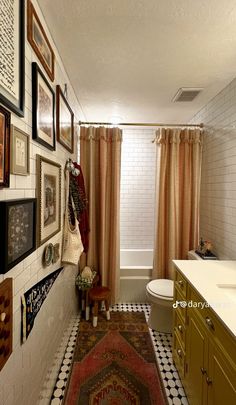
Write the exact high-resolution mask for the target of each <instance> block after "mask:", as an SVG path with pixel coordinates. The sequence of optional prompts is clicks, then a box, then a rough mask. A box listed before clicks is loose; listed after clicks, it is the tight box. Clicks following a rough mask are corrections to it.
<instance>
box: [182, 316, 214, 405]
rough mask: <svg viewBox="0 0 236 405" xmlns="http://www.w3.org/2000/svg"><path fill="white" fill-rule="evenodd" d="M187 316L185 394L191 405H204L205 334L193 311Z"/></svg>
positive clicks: (206, 344) (206, 342)
mask: <svg viewBox="0 0 236 405" xmlns="http://www.w3.org/2000/svg"><path fill="white" fill-rule="evenodd" d="M188 316H189V325H188V328H187V338H186V344H187V353H186V359H187V360H186V361H187V365H186V376H185V378H186V392H187V396H188V400H189V403H190V404H191V405H204V404H205V403H206V382H205V374H206V368H207V355H208V353H207V352H208V339H207V333H206V329H205V327H204V325H202V324H201V321H200V320H199V319H198V315H197V314H196V313H195V312H194V310H193V309H189V310H188Z"/></svg>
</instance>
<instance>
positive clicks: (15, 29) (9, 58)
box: [0, 0, 25, 117]
mask: <svg viewBox="0 0 236 405" xmlns="http://www.w3.org/2000/svg"><path fill="white" fill-rule="evenodd" d="M0 8H1V12H0V27H1V34H0V36H1V41H0V55H1V59H0V103H2V104H3V105H5V106H6V107H7V108H9V109H10V110H11V111H13V112H14V113H15V114H17V115H19V116H20V117H24V105H25V2H24V0H4V1H3V0H0Z"/></svg>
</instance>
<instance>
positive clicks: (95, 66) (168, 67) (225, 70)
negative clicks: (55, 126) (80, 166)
mask: <svg viewBox="0 0 236 405" xmlns="http://www.w3.org/2000/svg"><path fill="white" fill-rule="evenodd" d="M38 4H39V6H40V8H41V10H42V13H43V14H44V17H45V19H46V22H47V25H48V28H49V30H50V32H51V34H52V36H53V39H54V41H55V43H56V45H57V48H58V51H59V53H60V55H61V58H62V60H63V63H64V66H65V68H66V70H67V73H68V75H69V77H70V80H71V83H72V85H73V87H74V90H75V92H76V94H77V97H78V100H79V102H80V104H81V107H82V109H83V112H84V115H85V117H84V118H85V119H87V120H90V121H92V120H99V121H107V120H108V121H110V120H111V117H114V116H116V117H120V120H121V121H126V122H127V121H129V122H133V121H138V122H169V123H171V122H172V123H173V122H177V123H181V122H188V120H189V119H191V118H192V116H193V115H194V114H195V113H196V112H197V111H199V109H200V108H201V107H203V106H204V105H205V104H206V103H207V102H208V101H209V100H210V99H211V98H212V97H214V96H215V95H216V94H217V93H218V92H219V91H220V90H222V89H223V88H224V87H225V86H226V85H227V84H228V83H229V82H230V81H231V80H232V79H233V78H234V77H235V72H236V1H235V0H225V1H223V0H207V1H206V0H54V1H52V0H38ZM180 87H203V89H204V90H203V91H202V92H201V93H200V94H199V95H198V96H197V98H196V99H195V100H194V101H193V102H191V103H173V102H172V99H173V97H174V95H175V94H176V92H177V90H178V89H179V88H180Z"/></svg>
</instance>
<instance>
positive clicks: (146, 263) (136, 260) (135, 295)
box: [119, 249, 153, 302]
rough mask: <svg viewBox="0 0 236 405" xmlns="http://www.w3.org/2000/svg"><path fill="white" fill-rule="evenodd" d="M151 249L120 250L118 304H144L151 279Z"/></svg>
mask: <svg viewBox="0 0 236 405" xmlns="http://www.w3.org/2000/svg"><path fill="white" fill-rule="evenodd" d="M152 263H153V249H121V251H120V300H119V301H120V302H146V301H147V298H146V288H145V287H146V284H147V283H148V282H149V281H150V280H151V278H152V266H153V264H152Z"/></svg>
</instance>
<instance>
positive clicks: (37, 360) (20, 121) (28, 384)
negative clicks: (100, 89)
mask: <svg viewBox="0 0 236 405" xmlns="http://www.w3.org/2000/svg"><path fill="white" fill-rule="evenodd" d="M26 3H27V2H26ZM33 4H34V6H35V9H36V11H37V14H38V16H39V18H40V21H41V22H42V25H43V27H44V29H45V31H46V34H47V36H48V39H49V41H50V43H51V45H52V47H53V49H54V52H55V80H54V82H53V83H51V85H52V87H53V89H54V91H55V89H56V85H57V84H60V85H61V87H62V89H64V84H65V83H67V85H68V101H69V104H70V106H71V108H72V110H73V112H74V114H75V122H76V121H78V120H79V119H84V116H83V113H82V111H81V109H80V106H79V103H78V101H77V99H76V97H75V94H74V92H73V89H72V86H71V85H70V82H69V79H68V76H67V74H66V72H65V69H64V68H63V64H62V61H61V59H60V57H59V54H58V52H57V49H56V46H55V44H54V43H53V40H52V38H51V36H50V33H49V31H48V29H47V26H46V24H45V21H44V18H43V15H42V13H41V12H40V9H39V7H38V5H37V3H36V1H33ZM25 33H26V30H25ZM25 54H26V55H25V56H26V58H25V62H26V67H25V75H26V86H25V117H24V118H19V117H17V116H16V115H14V114H13V113H12V114H11V122H12V124H14V125H15V126H17V127H18V128H21V129H22V130H23V131H25V132H27V133H28V134H29V137H30V175H29V176H27V177H25V176H24V177H23V176H18V175H11V176H10V188H5V189H2V190H0V200H7V199H18V198H27V197H35V187H36V154H40V155H42V156H44V157H46V158H48V159H51V160H53V161H55V162H58V163H60V164H61V166H62V213H61V220H62V224H63V212H64V205H65V204H64V175H63V172H64V166H65V162H66V159H67V158H68V157H69V156H70V157H72V158H73V157H74V158H76V156H77V148H75V153H74V155H73V156H72V155H69V153H68V152H67V151H66V149H64V148H63V147H62V146H61V145H60V144H59V143H57V144H56V151H53V152H51V151H49V150H48V149H46V148H44V147H43V146H41V145H40V144H39V143H37V142H36V141H34V140H32V90H31V85H32V83H31V63H32V62H33V61H36V62H37V63H38V64H39V66H40V67H41V69H42V71H44V69H43V67H42V66H41V64H40V62H39V61H38V59H37V57H36V55H35V53H34V51H33V50H32V49H31V47H30V45H29V44H28V42H27V39H26V49H25ZM45 76H47V75H46V73H45ZM47 79H48V78H47ZM48 81H49V82H50V79H48ZM76 143H77V134H75V146H76ZM49 242H52V243H57V242H59V243H60V247H61V242H62V232H59V233H57V234H56V235H55V236H54V237H53V238H52V239H50V241H48V242H47V243H49ZM47 243H45V244H44V245H43V246H41V247H40V248H38V249H37V250H36V251H35V252H34V253H32V254H31V255H30V256H28V257H27V258H26V259H25V260H23V261H22V262H20V263H19V264H18V265H17V266H15V267H14V268H13V269H12V270H10V271H9V272H7V273H6V274H4V275H3V274H0V282H1V281H2V280H4V279H5V278H7V277H12V278H13V312H14V314H13V325H14V330H13V353H12V354H11V356H10V358H9V360H8V362H7V363H6V365H5V366H4V368H3V369H2V370H1V372H0V398H1V399H0V402H1V405H19V404H24V405H32V404H36V403H37V401H38V400H39V393H40V388H41V387H42V385H43V384H44V378H45V375H46V374H47V370H48V368H49V367H51V365H52V364H51V363H52V360H53V358H54V353H55V351H56V350H57V347H58V345H59V343H60V341H61V337H62V334H63V331H64V330H65V328H66V327H67V325H68V323H69V321H70V318H71V317H72V316H73V315H74V314H75V312H76V310H77V296H76V290H75V283H74V279H75V275H76V272H77V269H76V268H74V267H71V266H67V267H66V268H65V269H64V270H63V271H62V273H61V274H60V275H59V277H58V278H57V280H56V282H55V284H54V285H53V286H52V289H51V291H50V292H49V295H48V297H47V299H46V300H45V302H44V304H43V306H42V308H41V310H40V312H39V313H38V316H37V318H36V320H35V324H34V328H33V330H32V332H31V333H30V335H29V337H28V339H27V341H26V343H24V344H23V345H22V344H21V332H20V331H21V296H22V294H23V293H24V292H25V291H27V290H28V289H29V288H30V287H32V286H33V285H34V284H35V283H37V282H38V281H40V280H41V279H43V278H44V277H46V276H47V275H48V274H50V273H51V272H53V271H54V270H56V269H57V268H59V267H60V262H57V263H56V264H54V265H52V266H50V267H47V268H43V267H42V254H43V250H44V248H45V246H46V245H47ZM58 367H59V365H58ZM56 375H57V372H56V373H55V379H56ZM54 382H55V381H52V382H51V388H52V389H53V387H54ZM44 395H45V394H44ZM50 396H51V392H50V390H49V392H48V397H47V398H45V401H47V399H48V401H49V400H50Z"/></svg>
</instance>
